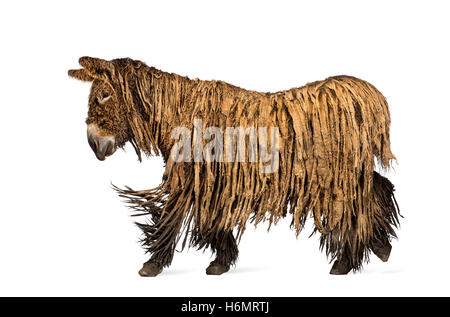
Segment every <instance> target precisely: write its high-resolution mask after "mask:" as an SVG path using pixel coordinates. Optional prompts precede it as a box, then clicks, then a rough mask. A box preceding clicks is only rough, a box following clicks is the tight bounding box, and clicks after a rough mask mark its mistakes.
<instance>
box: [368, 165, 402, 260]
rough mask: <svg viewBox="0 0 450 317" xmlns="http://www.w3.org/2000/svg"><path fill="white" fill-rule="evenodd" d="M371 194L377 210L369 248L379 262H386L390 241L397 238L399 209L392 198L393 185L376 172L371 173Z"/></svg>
mask: <svg viewBox="0 0 450 317" xmlns="http://www.w3.org/2000/svg"><path fill="white" fill-rule="evenodd" d="M373 193H374V199H375V201H376V202H377V206H378V208H377V209H376V212H375V215H374V228H373V232H374V233H373V238H372V240H371V241H370V244H369V247H370V249H371V250H372V252H373V253H374V254H375V255H376V256H377V257H378V258H379V259H380V260H381V261H383V262H386V261H387V260H388V259H389V255H390V254H391V250H392V246H391V244H390V240H391V239H392V238H396V237H397V235H396V234H395V231H394V228H395V227H397V226H398V215H399V209H398V205H397V202H396V200H395V197H394V185H392V183H391V182H390V181H389V179H387V178H386V177H383V176H381V175H380V174H378V173H377V172H374V173H373Z"/></svg>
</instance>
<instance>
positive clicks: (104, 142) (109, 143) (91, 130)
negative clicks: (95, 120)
mask: <svg viewBox="0 0 450 317" xmlns="http://www.w3.org/2000/svg"><path fill="white" fill-rule="evenodd" d="M87 137H88V142H89V145H90V146H91V149H92V151H94V153H95V156H96V157H97V158H98V159H99V160H100V161H104V160H105V158H106V157H107V156H110V155H111V154H113V153H114V152H115V151H116V142H115V139H114V137H113V136H100V135H99V133H98V128H97V127H96V126H95V125H93V124H90V125H88V130H87Z"/></svg>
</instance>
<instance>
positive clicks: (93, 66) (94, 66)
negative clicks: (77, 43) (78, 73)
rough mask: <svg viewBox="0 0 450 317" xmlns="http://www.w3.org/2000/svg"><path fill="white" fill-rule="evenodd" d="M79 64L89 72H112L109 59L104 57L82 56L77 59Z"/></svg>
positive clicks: (112, 67) (112, 68)
mask: <svg viewBox="0 0 450 317" xmlns="http://www.w3.org/2000/svg"><path fill="white" fill-rule="evenodd" d="M78 62H79V63H80V65H81V66H83V67H84V68H86V69H87V70H88V71H89V72H90V73H93V74H101V73H103V72H105V71H107V72H110V73H112V72H113V70H114V66H113V64H112V63H111V62H110V61H106V60H104V59H100V58H95V57H89V56H83V57H80V59H79V60H78Z"/></svg>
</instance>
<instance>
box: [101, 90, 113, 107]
mask: <svg viewBox="0 0 450 317" xmlns="http://www.w3.org/2000/svg"><path fill="white" fill-rule="evenodd" d="M110 98H111V95H110V94H108V93H107V92H106V93H104V94H103V95H102V96H101V97H99V98H98V102H100V103H102V104H103V103H105V102H106V101H108V100H109V99H110Z"/></svg>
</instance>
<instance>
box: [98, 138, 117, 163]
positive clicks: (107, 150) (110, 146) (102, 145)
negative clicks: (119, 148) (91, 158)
mask: <svg viewBox="0 0 450 317" xmlns="http://www.w3.org/2000/svg"><path fill="white" fill-rule="evenodd" d="M113 153H114V138H113V137H105V138H99V139H98V146H97V151H96V153H95V154H96V155H97V158H98V159H99V160H100V161H103V160H104V159H105V157H106V156H108V155H111V154H113Z"/></svg>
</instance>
